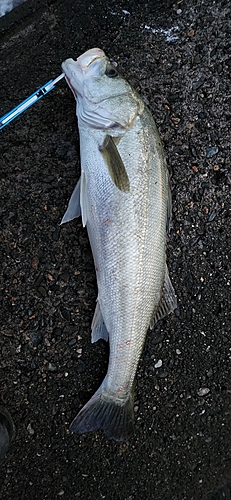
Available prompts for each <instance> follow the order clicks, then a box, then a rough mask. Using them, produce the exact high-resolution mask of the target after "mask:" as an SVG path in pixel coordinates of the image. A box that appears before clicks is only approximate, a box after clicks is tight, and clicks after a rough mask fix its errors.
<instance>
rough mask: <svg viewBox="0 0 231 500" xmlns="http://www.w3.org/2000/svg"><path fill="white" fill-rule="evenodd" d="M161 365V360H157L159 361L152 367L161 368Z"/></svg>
mask: <svg viewBox="0 0 231 500" xmlns="http://www.w3.org/2000/svg"><path fill="white" fill-rule="evenodd" d="M162 364H163V361H162V359H159V361H157V363H156V364H155V365H154V366H155V368H160V367H161V366H162Z"/></svg>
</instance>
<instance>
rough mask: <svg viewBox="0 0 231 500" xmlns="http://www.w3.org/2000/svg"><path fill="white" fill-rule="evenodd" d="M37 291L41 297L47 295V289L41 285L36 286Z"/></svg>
mask: <svg viewBox="0 0 231 500" xmlns="http://www.w3.org/2000/svg"><path fill="white" fill-rule="evenodd" d="M38 293H39V295H41V297H43V298H45V297H46V296H47V291H46V289H45V288H44V287H43V286H39V287H38Z"/></svg>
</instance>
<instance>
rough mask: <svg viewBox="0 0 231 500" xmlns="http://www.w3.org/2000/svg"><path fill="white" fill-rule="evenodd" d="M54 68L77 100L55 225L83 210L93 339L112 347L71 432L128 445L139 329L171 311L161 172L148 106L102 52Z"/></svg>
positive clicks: (166, 196)
mask: <svg viewBox="0 0 231 500" xmlns="http://www.w3.org/2000/svg"><path fill="white" fill-rule="evenodd" d="M62 69H63V71H64V73H65V76H66V80H67V83H68V84H69V86H70V88H71V90H72V92H73V94H74V96H75V99H76V103H77V108H76V114H77V118H78V127H79V136H80V156H81V177H80V179H79V181H78V183H77V185H76V187H75V189H74V192H73V194H72V196H71V199H70V202H69V205H68V208H67V211H66V213H65V215H64V217H63V219H62V223H64V222H68V221H69V220H71V219H73V218H75V217H78V216H79V215H80V214H81V215H82V222H83V225H84V226H85V225H86V227H87V231H88V236H89V240H90V244H91V248H92V253H93V257H94V263H95V270H96V277H97V285H98V298H97V304H96V310H95V314H94V317H93V321H92V342H96V341H97V340H98V339H100V338H103V339H105V340H108V339H109V344H110V357H109V364H108V370H107V374H106V376H105V378H104V380H103V382H102V384H101V386H100V387H99V389H98V390H97V391H96V393H95V394H94V395H93V397H92V398H91V399H90V400H89V401H88V403H87V404H86V405H85V406H84V407H83V408H82V410H81V411H80V412H79V413H78V414H77V416H76V417H75V419H74V420H73V422H72V424H71V426H70V430H71V431H72V432H78V433H80V434H81V433H84V432H89V431H93V430H96V429H102V430H103V431H104V432H105V434H106V436H107V437H108V438H110V439H115V440H116V441H127V440H128V438H129V437H130V435H131V433H132V431H133V386H134V379H135V375H136V370H137V365H138V362H139V359H140V355H141V352H142V348H143V345H144V341H145V337H146V334H147V330H148V328H149V327H151V328H153V326H154V324H155V323H156V321H157V320H158V319H160V318H163V317H164V316H165V315H167V314H168V313H169V312H171V311H173V310H174V309H175V307H176V297H175V293H174V290H173V287H172V284H171V281H170V278H169V274H168V269H167V266H166V225H167V226H168V225H169V218H170V212H171V203H170V188H169V177H168V170H167V165H166V160H165V156H164V152H163V148H162V145H161V140H160V136H159V134H158V131H157V128H156V125H155V122H154V120H153V118H152V116H151V113H150V111H149V110H148V109H147V107H146V105H145V104H144V103H143V101H142V100H141V98H140V96H139V95H138V94H137V93H136V92H135V91H134V90H133V89H132V88H131V87H130V85H129V84H128V83H127V82H126V81H125V80H124V79H123V78H122V77H121V76H120V75H119V74H118V72H117V69H116V68H115V67H114V66H113V65H112V64H111V63H110V61H109V60H108V58H107V57H106V55H105V53H104V52H103V51H102V50H100V49H98V48H94V49H91V50H88V51H87V52H85V53H84V54H82V55H81V56H80V57H78V58H77V60H76V61H74V60H73V59H67V60H66V61H65V62H64V63H63V64H62Z"/></svg>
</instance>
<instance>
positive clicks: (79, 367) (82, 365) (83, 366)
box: [75, 359, 86, 373]
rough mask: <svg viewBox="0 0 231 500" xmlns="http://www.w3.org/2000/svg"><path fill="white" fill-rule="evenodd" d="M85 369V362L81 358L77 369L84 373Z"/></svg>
mask: <svg viewBox="0 0 231 500" xmlns="http://www.w3.org/2000/svg"><path fill="white" fill-rule="evenodd" d="M85 370H86V365H85V363H84V362H83V361H82V360H81V359H79V360H78V364H77V366H76V367H75V371H76V372H78V373H83V372H84V371H85Z"/></svg>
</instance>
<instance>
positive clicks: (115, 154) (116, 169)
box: [99, 135, 130, 191]
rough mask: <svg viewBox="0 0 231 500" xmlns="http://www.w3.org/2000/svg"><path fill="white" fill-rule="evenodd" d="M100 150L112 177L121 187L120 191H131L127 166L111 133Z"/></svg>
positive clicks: (118, 186)
mask: <svg viewBox="0 0 231 500" xmlns="http://www.w3.org/2000/svg"><path fill="white" fill-rule="evenodd" d="M99 150H100V152H101V154H102V156H103V159H104V161H105V163H106V165H107V168H108V172H109V174H110V177H111V179H112V181H113V182H114V184H115V185H116V187H117V188H118V189H120V191H129V190H130V183H129V178H128V175H127V172H126V169H125V166H124V164H123V161H122V158H121V156H120V154H119V151H118V149H117V147H116V145H115V142H114V140H113V139H112V137H111V136H110V135H106V137H105V139H104V141H103V144H102V146H100V147H99Z"/></svg>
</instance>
